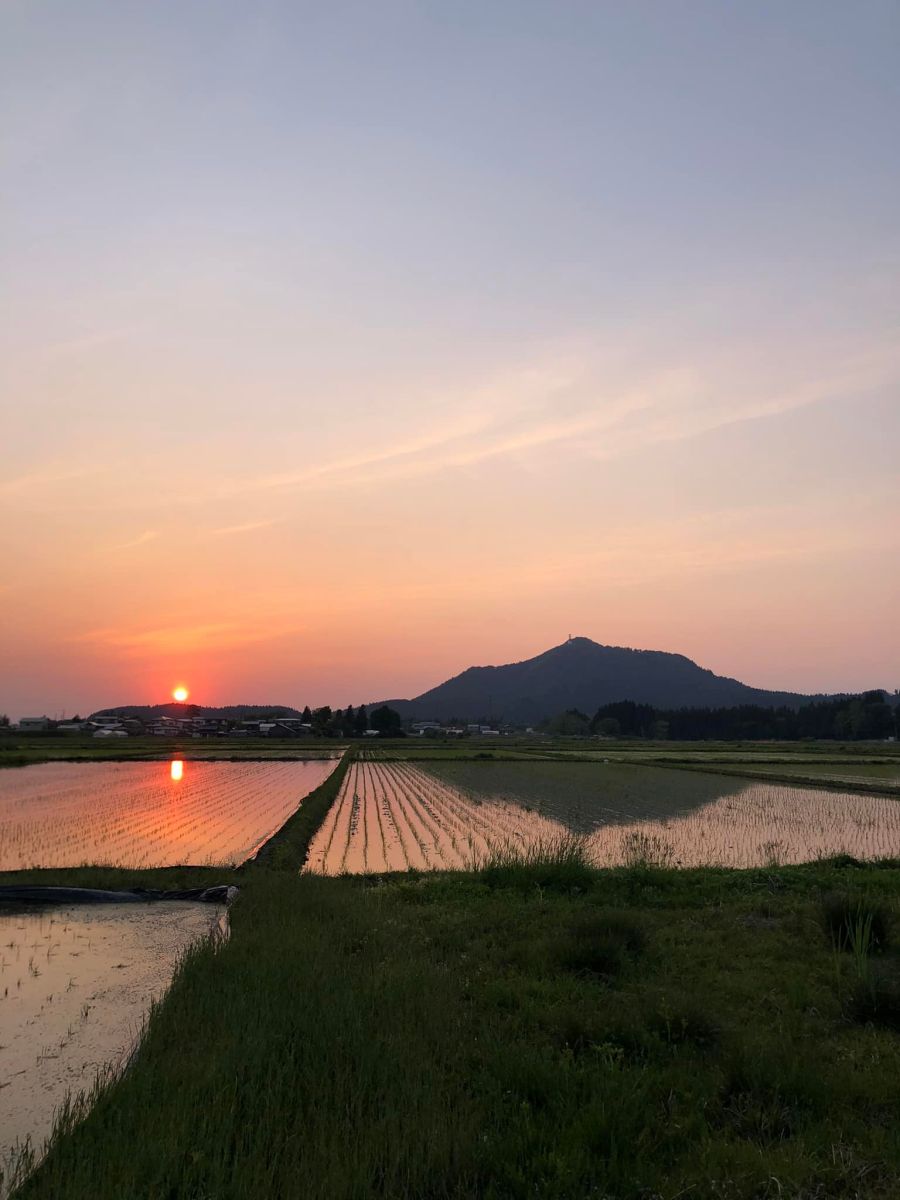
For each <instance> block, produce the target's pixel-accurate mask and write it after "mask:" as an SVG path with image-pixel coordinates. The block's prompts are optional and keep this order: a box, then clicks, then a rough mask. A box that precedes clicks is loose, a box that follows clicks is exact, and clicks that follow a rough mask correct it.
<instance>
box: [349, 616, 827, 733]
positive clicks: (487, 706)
mask: <svg viewBox="0 0 900 1200" xmlns="http://www.w3.org/2000/svg"><path fill="white" fill-rule="evenodd" d="M821 698H822V697H816V696H806V695H802V694H800V693H799V692H770V691H765V690H764V689H762V688H754V687H748V686H747V684H745V683H741V682H740V681H739V680H737V679H729V678H727V677H726V676H723V675H715V674H714V673H713V672H712V671H708V670H706V669H705V668H704V667H700V666H698V665H697V664H696V663H695V662H692V661H691V659H689V658H685V656H684V655H683V654H668V653H666V652H665V651H662V650H630V649H627V648H626V647H624V646H601V645H600V644H599V643H598V642H594V641H591V639H590V638H586V637H573V638H569V640H568V641H566V642H563V643H562V645H560V646H554V647H553V648H552V649H551V650H547V651H545V652H544V653H543V654H539V655H537V657H536V658H529V659H526V660H525V661H524V662H517V663H508V664H507V665H506V666H502V667H469V668H468V670H466V671H463V672H462V674H461V675H456V676H454V677H453V678H452V679H448V680H447V681H446V683H442V684H439V685H438V686H437V687H433V688H430V689H429V690H428V691H427V692H423V693H422V695H421V696H416V697H415V698H414V699H412V700H387V701H379V702H376V705H369V711H370V712H371V710H372V708H373V707H376V706H377V704H379V703H380V704H385V703H386V704H389V705H390V707H391V708H394V709H396V710H397V711H398V712H399V713H400V715H401V716H402V717H403V718H404V720H422V721H430V720H442V721H446V720H449V719H451V718H454V717H456V718H458V719H460V720H462V719H466V720H469V721H483V720H486V721H491V722H493V721H507V722H510V723H511V724H531V723H533V722H535V721H540V720H543V718H545V717H550V716H554V715H555V714H557V713H561V712H564V711H565V710H566V709H569V708H577V709H580V710H581V711H582V712H584V713H586V714H588V715H589V716H590V715H592V714H593V713H594V712H596V710H597V708H598V707H599V706H600V705H601V704H610V703H613V702H614V701H616V700H635V701H637V702H639V703H643V704H652V705H653V706H654V707H656V708H695V707H696V708H705V707H710V708H725V707H730V706H732V705H736V704H760V705H763V706H765V707H767V708H777V707H779V706H781V705H788V706H789V707H791V708H797V707H799V706H800V705H802V704H808V703H809V702H810V701H811V700H814V699H821Z"/></svg>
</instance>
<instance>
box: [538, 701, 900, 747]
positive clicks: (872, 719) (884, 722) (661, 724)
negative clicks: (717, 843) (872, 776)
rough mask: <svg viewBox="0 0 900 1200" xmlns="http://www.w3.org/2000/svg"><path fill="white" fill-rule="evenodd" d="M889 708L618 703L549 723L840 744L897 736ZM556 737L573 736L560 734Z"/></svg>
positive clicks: (898, 714) (899, 729) (618, 733)
mask: <svg viewBox="0 0 900 1200" xmlns="http://www.w3.org/2000/svg"><path fill="white" fill-rule="evenodd" d="M896 699H897V697H896V696H895V697H894V700H895V703H894V704H890V703H888V702H887V700H886V699H885V695H884V693H883V692H877V691H876V692H865V693H863V695H861V696H853V697H848V698H845V699H839V700H823V701H817V702H815V703H813V704H805V705H803V707H802V708H796V709H794V708H787V707H783V708H764V707H762V706H761V705H757V704H739V705H735V706H734V707H733V708H673V709H664V708H654V707H653V705H651V704H636V703H635V702H634V701H633V700H620V701H618V702H616V703H614V704H603V705H601V706H600V708H598V709H597V711H596V713H595V714H594V717H593V718H592V719H589V718H588V717H586V716H585V715H584V714H583V713H576V712H574V711H573V712H569V713H566V714H563V717H562V718H556V719H555V720H554V721H553V722H550V725H551V727H552V726H553V725H555V724H556V723H557V722H560V721H562V722H563V723H565V724H570V723H574V722H575V721H577V720H578V718H581V719H582V720H583V722H584V730H583V731H584V732H586V733H587V732H590V733H595V734H596V733H599V734H606V735H608V736H612V737H641V738H670V739H672V740H674V741H698V740H705V739H710V740H716V741H719V740H722V741H732V740H748V741H755V740H759V739H768V738H779V739H784V740H787V741H799V740H800V739H803V738H823V739H829V738H835V739H839V740H846V739H863V738H889V737H896V736H900V704H897V703H896ZM560 732H576V731H575V730H574V729H571V728H568V729H561V730H560Z"/></svg>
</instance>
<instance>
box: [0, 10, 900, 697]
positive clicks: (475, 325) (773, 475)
mask: <svg viewBox="0 0 900 1200" xmlns="http://www.w3.org/2000/svg"><path fill="white" fill-rule="evenodd" d="M898 49H900V8H898V6H897V4H896V3H895V2H893V0H891V2H890V3H881V2H873V0H860V2H858V3H854V4H846V3H843V2H841V3H834V2H831V0H810V2H806V0H788V2H785V0H771V2H766V0H761V2H760V3H755V4H752V5H750V4H745V5H726V4H722V3H721V2H720V0H715V2H705V0H656V2H653V3H649V2H646V0H635V2H634V3H629V4H621V3H618V2H612V0H610V2H597V0H592V2H590V3H588V2H585V3H580V2H572V0H558V2H554V3H546V2H544V3H532V2H528V0H514V2H513V0H509V2H506V0H494V2H491V0H489V2H488V3H485V2H484V0H478V2H477V3H474V2H472V3H470V2H468V0H457V2H455V3H453V4H441V3H436V2H432V3H425V2H422V0H420V2H419V3H412V2H406V3H402V2H394V0H384V2H382V3H378V4H371V3H368V2H366V3H358V4H357V3H346V2H343V0H335V2H334V3H330V4H327V5H326V4H311V3H303V2H298V0H291V2H283V3H279V2H271V0H260V2H257V3H254V4H253V5H248V4H245V3H238V2H237V0H209V2H205V0H177V2H175V0H153V2H150V0H145V2H143V3H134V2H129V0H118V2H117V3H115V4H110V3H108V2H104V3H95V2H93V0H80V2H79V3H78V4H71V3H69V2H68V0H44V2H42V3H36V2H35V0H4V3H3V5H2V7H0V164H2V166H0V171H2V179H0V185H2V195H3V201H2V204H3V219H2V223H0V224H2V231H0V236H2V278H3V284H2V287H0V303H2V313H0V373H2V376H0V389H2V390H0V406H2V418H0V510H2V511H0V711H6V712H9V713H10V715H12V716H21V715H40V714H42V713H45V712H46V713H48V714H51V715H53V714H60V713H66V714H68V715H71V714H72V713H73V712H76V711H80V712H82V713H83V712H85V711H89V710H91V709H94V708H97V707H99V706H102V705H112V704H119V703H153V702H157V701H163V700H166V699H167V698H168V696H169V692H170V690H171V688H172V687H173V685H174V684H176V683H181V682H183V683H185V684H186V685H187V686H188V687H189V688H190V689H191V693H192V698H193V699H195V700H197V701H198V702H200V703H209V704H225V703H237V702H245V703H255V702H262V703H266V702H269V703H285V704H298V705H300V706H302V705H303V704H306V703H309V704H311V705H315V704H324V703H330V704H332V705H333V706H336V705H340V706H344V705H346V704H347V703H352V704H354V705H356V704H359V703H360V702H370V701H372V700H376V699H382V698H384V697H388V696H412V695H416V694H417V693H419V692H421V691H423V690H424V689H426V688H427V687H429V686H432V685H433V684H436V683H438V682H440V681H441V680H442V679H444V678H446V677H447V676H449V675H452V674H456V673H458V672H459V671H461V670H463V669H464V668H465V667H467V666H469V665H472V664H484V663H502V662H508V661H516V660H520V659H524V658H528V657H531V656H532V655H533V654H536V653H539V652H541V651H542V650H545V649H547V648H549V647H550V646H553V645H556V644H558V643H559V642H561V641H564V640H565V638H566V637H567V636H568V635H569V634H574V635H581V636H586V637H591V638H594V639H595V640H596V641H599V642H603V643H607V644H614V645H626V646H635V647H641V648H648V649H660V650H670V651H676V652H679V653H683V654H687V655H689V656H690V657H691V658H694V659H695V660H696V661H698V662H700V663H701V664H702V665H703V666H706V667H709V668H711V669H713V670H715V671H717V672H719V673H721V674H727V675H731V676H735V677H737V678H740V679H742V680H744V681H745V682H748V683H751V684H753V685H755V686H759V687H772V688H779V689H791V690H800V691H833V690H854V689H857V690H858V689H863V688H867V687H875V686H880V687H887V688H890V689H894V688H898V687H900V637H898V634H897V627H898V626H897V612H898V600H900V521H898V519H897V511H898V501H900V476H898V461H900V455H898V450H900V386H898V385H900V339H898V337H897V317H898V312H900V305H898V299H900V288H898V261H900V151H898V147H900V138H898V113H900V73H898V72H897V70H896V62H897V54H898Z"/></svg>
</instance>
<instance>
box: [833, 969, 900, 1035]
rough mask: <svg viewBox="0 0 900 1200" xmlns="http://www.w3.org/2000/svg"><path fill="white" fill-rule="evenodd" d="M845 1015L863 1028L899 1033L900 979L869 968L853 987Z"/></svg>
mask: <svg viewBox="0 0 900 1200" xmlns="http://www.w3.org/2000/svg"><path fill="white" fill-rule="evenodd" d="M845 1012H846V1015H847V1016H849V1017H850V1018H851V1020H853V1021H857V1022H859V1024H861V1025H881V1026H883V1027H884V1028H886V1029H896V1030H900V979H897V978H896V977H895V976H892V975H888V974H886V973H882V972H879V971H875V970H874V969H872V968H870V969H869V971H868V972H867V973H866V974H865V975H864V976H863V977H861V978H859V979H857V980H856V982H855V983H854V985H853V987H852V989H851V991H850V995H849V998H848V1001H847V1004H846V1007H845Z"/></svg>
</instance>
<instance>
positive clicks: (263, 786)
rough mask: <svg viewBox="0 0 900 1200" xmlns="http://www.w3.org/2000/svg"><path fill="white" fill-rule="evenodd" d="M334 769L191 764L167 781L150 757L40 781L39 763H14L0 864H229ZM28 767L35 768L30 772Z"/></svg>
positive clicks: (72, 768)
mask: <svg viewBox="0 0 900 1200" xmlns="http://www.w3.org/2000/svg"><path fill="white" fill-rule="evenodd" d="M334 766H335V762H334V761H333V760H320V761H311V762H299V763H267V764H265V765H261V764H258V763H247V764H231V763H227V764H225V763H204V764H202V765H201V764H196V763H192V764H190V770H189V771H188V772H187V773H186V775H185V778H184V779H183V780H181V781H180V782H177V783H173V782H172V781H171V780H170V779H169V778H168V765H167V764H165V765H164V764H158V763H153V764H149V763H141V764H125V765H121V766H120V765H118V764H117V765H116V766H111V765H110V764H103V765H98V764H92V765H90V766H82V765H73V764H54V769H53V771H52V772H51V773H50V778H48V777H47V775H46V773H43V772H44V769H43V768H42V767H35V768H23V769H22V770H21V771H17V772H16V773H15V777H14V778H13V779H9V778H7V776H6V773H5V774H4V777H2V778H0V869H3V870H17V869H22V868H27V867H31V866H45V867H46V866H57V867H65V866H76V865H79V864H81V863H84V862H97V861H103V862H107V863H110V864H113V865H118V866H131V867H137V866H165V865H170V864H173V863H181V862H198V861H211V862H212V861H214V862H220V863H234V862H239V861H241V860H242V859H243V858H245V857H246V856H247V854H248V853H250V852H251V850H252V848H253V847H254V846H255V845H257V844H258V843H259V841H260V839H261V838H264V837H265V836H267V835H268V834H270V833H271V832H273V831H274V830H275V829H277V828H278V827H279V826H280V825H281V824H283V822H284V820H285V819H286V817H287V816H288V815H289V814H290V813H291V812H292V811H293V810H294V809H295V808H296V807H297V805H298V803H299V802H300V800H301V799H302V798H303V796H305V795H306V794H308V793H309V792H310V791H311V790H312V789H313V788H315V787H317V786H318V785H319V784H320V783H321V782H322V781H323V780H324V779H325V778H326V777H327V776H328V775H329V774H330V773H331V771H332V770H333V769H334ZM59 768H65V770H64V771H62V772H61V771H60V770H59ZM163 769H165V772H166V773H165V774H163ZM32 771H34V772H39V773H43V774H41V777H40V778H37V779H35V777H34V776H30V775H29V772H32ZM9 774H10V775H12V773H9Z"/></svg>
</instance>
